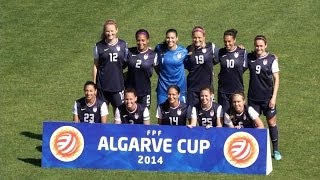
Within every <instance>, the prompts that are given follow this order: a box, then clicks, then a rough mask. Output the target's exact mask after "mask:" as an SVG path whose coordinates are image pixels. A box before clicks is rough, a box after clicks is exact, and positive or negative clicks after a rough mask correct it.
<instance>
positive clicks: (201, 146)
mask: <svg viewBox="0 0 320 180" xmlns="http://www.w3.org/2000/svg"><path fill="white" fill-rule="evenodd" d="M192 141H193V142H192ZM185 144H186V145H185ZM209 147H210V141H208V140H198V139H195V140H191V139H180V140H179V141H178V143H177V150H178V152H180V153H183V154H184V153H187V152H188V153H190V154H196V153H199V154H203V152H204V150H206V149H209Z"/></svg>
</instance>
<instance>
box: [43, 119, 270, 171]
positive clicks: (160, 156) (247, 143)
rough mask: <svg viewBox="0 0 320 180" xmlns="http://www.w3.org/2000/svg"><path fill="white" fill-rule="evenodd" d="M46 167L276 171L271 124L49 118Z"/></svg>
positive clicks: (45, 147)
mask: <svg viewBox="0 0 320 180" xmlns="http://www.w3.org/2000/svg"><path fill="white" fill-rule="evenodd" d="M41 166H42V167H45V168H51V167H57V168H91V169H122V170H147V171H169V172H209V173H227V174H261V175H268V174H269V173H271V171H272V162H271V154H270V143H269V133H268V130H267V129H247V128H244V129H240V130H238V129H232V128H210V129H205V128H204V127H195V128H188V127H186V126H164V125H150V126H147V125H125V124H123V125H118V124H87V123H71V122H44V123H43V136H42V160H41Z"/></svg>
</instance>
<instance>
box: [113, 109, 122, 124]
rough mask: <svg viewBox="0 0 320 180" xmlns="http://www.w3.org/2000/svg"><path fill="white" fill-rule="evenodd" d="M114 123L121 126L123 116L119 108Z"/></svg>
mask: <svg viewBox="0 0 320 180" xmlns="http://www.w3.org/2000/svg"><path fill="white" fill-rule="evenodd" d="M114 123H115V124H121V116H120V111H119V108H116V111H115V113H114Z"/></svg>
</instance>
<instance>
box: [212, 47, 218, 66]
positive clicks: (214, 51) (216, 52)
mask: <svg viewBox="0 0 320 180" xmlns="http://www.w3.org/2000/svg"><path fill="white" fill-rule="evenodd" d="M212 50H213V55H214V57H213V65H216V64H218V63H219V62H220V61H219V51H220V48H218V47H217V45H215V44H213V43H212Z"/></svg>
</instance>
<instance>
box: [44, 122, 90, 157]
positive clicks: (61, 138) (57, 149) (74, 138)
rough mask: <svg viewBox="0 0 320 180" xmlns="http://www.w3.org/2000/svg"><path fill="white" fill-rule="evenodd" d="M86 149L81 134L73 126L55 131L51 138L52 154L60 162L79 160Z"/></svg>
mask: <svg viewBox="0 0 320 180" xmlns="http://www.w3.org/2000/svg"><path fill="white" fill-rule="evenodd" d="M83 147H84V140H83V136H82V134H81V132H80V131H79V130H78V129H76V128H74V127H72V126H62V127H60V128H58V129H57V130H55V131H54V132H53V133H52V135H51V138H50V150H51V153H52V154H53V155H54V157H56V158H57V159H58V160H60V161H63V162H70V161H73V160H75V159H77V158H78V157H79V156H80V155H81V153H82V151H83Z"/></svg>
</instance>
